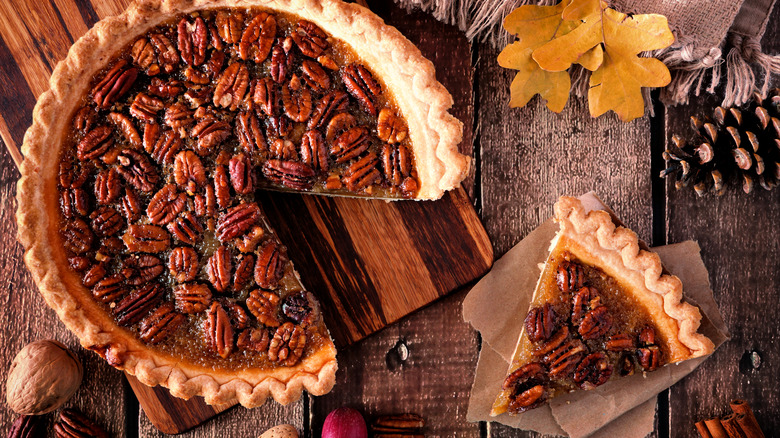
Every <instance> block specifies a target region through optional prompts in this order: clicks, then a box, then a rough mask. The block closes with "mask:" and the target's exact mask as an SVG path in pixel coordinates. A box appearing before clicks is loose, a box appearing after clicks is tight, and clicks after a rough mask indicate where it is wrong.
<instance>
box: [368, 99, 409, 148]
mask: <svg viewBox="0 0 780 438" xmlns="http://www.w3.org/2000/svg"><path fill="white" fill-rule="evenodd" d="M407 132H408V128H407V127H406V123H405V122H404V120H403V119H402V118H401V117H398V116H397V115H395V113H394V112H393V110H391V109H388V108H382V110H381V111H379V117H378V119H377V122H376V136H377V137H378V138H379V139H380V140H382V141H386V142H388V143H390V144H393V143H400V142H402V141H403V140H404V139H405V138H406V134H407Z"/></svg>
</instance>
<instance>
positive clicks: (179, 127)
mask: <svg viewBox="0 0 780 438" xmlns="http://www.w3.org/2000/svg"><path fill="white" fill-rule="evenodd" d="M451 105H452V98H451V97H450V95H449V94H448V93H447V92H446V90H445V89H444V88H443V87H442V85H441V84H439V83H438V82H437V81H436V79H435V73H434V70H433V66H432V64H431V63H430V62H429V61H427V60H425V59H424V58H423V57H422V55H421V54H420V52H419V50H417V49H416V48H415V47H414V46H413V45H412V44H411V43H410V42H409V41H408V40H406V39H405V38H404V37H403V36H402V35H401V34H400V33H399V32H398V31H397V30H395V29H394V28H391V27H389V26H386V25H384V23H383V22H382V20H381V19H379V18H378V17H376V16H375V15H373V14H372V13H371V12H370V11H368V10H366V9H364V8H362V7H360V6H358V5H354V4H347V3H343V2H341V1H337V0H322V1H317V2H312V1H308V0H291V1H285V2H277V1H270V2H268V1H260V0H248V1H247V0H241V1H239V0H220V1H218V2H213V1H206V0H138V1H137V2H136V3H133V4H132V5H130V7H129V8H128V9H127V11H125V12H124V13H122V14H121V15H119V16H117V17H112V18H107V19H105V20H103V21H101V22H99V23H98V24H96V25H95V27H94V28H93V29H92V30H90V31H89V32H88V33H87V34H86V35H85V36H84V37H83V38H81V39H80V40H79V41H77V42H76V43H75V44H74V46H73V47H72V48H71V50H70V54H69V56H68V59H66V60H65V61H64V62H62V63H60V64H59V65H58V67H57V68H56V69H55V71H54V74H53V75H52V78H51V90H50V91H49V92H47V93H44V94H43V95H42V96H41V98H40V99H39V101H38V104H37V106H36V108H35V112H34V116H33V125H32V127H31V128H30V130H29V131H28V134H27V136H26V137H25V142H24V147H23V150H24V154H25V156H26V160H25V162H24V164H23V165H22V171H21V172H22V178H21V179H20V181H19V186H18V187H19V189H18V201H19V209H18V212H17V219H18V224H19V239H20V241H21V242H22V244H23V245H24V246H25V248H26V254H25V260H26V261H27V264H28V266H29V268H30V270H31V271H32V274H33V277H34V278H35V280H36V282H37V284H38V286H39V288H40V289H41V292H42V293H43V295H44V296H45V297H46V300H47V302H48V303H49V305H50V306H52V307H53V308H54V309H55V310H56V311H57V313H58V315H59V317H60V318H61V319H62V320H63V321H64V322H65V324H66V325H67V326H68V328H69V329H70V330H72V331H73V332H74V333H75V334H76V335H77V336H78V337H79V338H80V340H81V343H82V345H84V346H86V347H87V348H90V349H92V350H94V351H96V352H97V353H98V354H100V355H101V356H103V357H104V358H106V360H107V361H108V362H109V363H110V364H111V365H113V366H115V367H117V368H120V369H123V370H126V371H127V372H129V373H131V374H134V375H136V376H137V377H138V378H139V380H140V381H142V382H144V383H146V384H148V385H158V384H159V385H163V386H166V387H168V388H170V390H171V393H172V394H174V395H176V396H179V397H183V398H189V397H192V396H195V395H201V396H203V397H205V399H206V402H208V403H216V404H227V403H235V402H240V403H241V404H243V405H244V406H247V407H254V406H258V405H260V404H262V403H263V402H264V401H265V399H266V398H268V397H269V396H271V397H273V398H274V399H276V400H277V401H279V402H281V403H289V402H291V401H293V400H295V399H297V398H298V397H299V396H300V394H301V391H302V390H303V389H305V390H308V391H309V392H310V393H312V394H315V395H321V394H324V393H327V392H328V391H330V389H331V388H332V386H333V384H334V383H335V371H336V367H337V365H336V358H335V355H336V351H335V348H334V346H333V342H332V340H331V338H330V335H329V333H328V330H327V328H326V327H325V324H324V322H323V320H322V314H321V312H320V308H319V304H318V301H317V299H316V296H315V294H314V293H312V292H309V291H307V290H306V289H305V287H304V284H303V282H302V281H301V280H300V279H299V278H298V276H297V274H296V272H295V270H294V269H293V266H292V262H291V261H290V259H289V257H288V255H287V252H286V248H285V246H284V244H283V243H282V242H280V241H279V239H278V238H277V235H276V234H275V233H274V231H273V230H272V229H271V228H270V227H269V226H268V223H267V221H266V219H265V216H264V214H263V211H262V206H261V205H259V204H258V201H257V199H256V198H255V194H256V191H257V190H263V189H272V190H286V191H297V192H305V193H312V194H329V195H339V196H355V197H371V198H385V199H396V200H401V199H437V198H440V197H441V196H442V195H443V194H444V192H445V191H447V190H450V189H452V188H453V187H455V186H456V185H457V184H458V183H459V182H460V181H461V180H462V179H463V178H464V176H465V174H466V171H467V168H468V164H469V158H468V157H465V156H463V155H461V154H460V153H458V151H457V145H458V143H459V142H460V137H461V125H460V122H458V121H457V120H456V119H454V118H453V117H452V116H451V115H450V114H449V113H448V112H447V109H448V108H449V107H450V106H451Z"/></svg>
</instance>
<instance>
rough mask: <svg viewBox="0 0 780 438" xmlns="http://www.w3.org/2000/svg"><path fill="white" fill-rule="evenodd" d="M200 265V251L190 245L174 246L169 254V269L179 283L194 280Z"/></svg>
mask: <svg viewBox="0 0 780 438" xmlns="http://www.w3.org/2000/svg"><path fill="white" fill-rule="evenodd" d="M199 267H200V266H199V265H198V253H197V252H196V251H195V250H194V249H193V248H190V247H188V246H181V247H178V248H174V249H173V251H171V254H170V256H168V270H169V271H170V272H171V276H173V279H174V280H176V282H177V283H184V282H186V281H192V280H194V279H195V277H197V276H198V268H199Z"/></svg>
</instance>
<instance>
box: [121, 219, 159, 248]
mask: <svg viewBox="0 0 780 438" xmlns="http://www.w3.org/2000/svg"><path fill="white" fill-rule="evenodd" d="M122 240H124V241H125V246H127V249H128V251H130V252H148V253H158V252H163V251H165V250H166V249H168V247H169V246H170V244H171V236H170V235H169V234H168V232H167V231H165V229H163V228H162V227H158V226H156V225H130V226H128V227H127V231H126V232H125V234H124V236H122Z"/></svg>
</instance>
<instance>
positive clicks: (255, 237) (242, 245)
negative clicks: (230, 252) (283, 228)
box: [233, 226, 265, 252]
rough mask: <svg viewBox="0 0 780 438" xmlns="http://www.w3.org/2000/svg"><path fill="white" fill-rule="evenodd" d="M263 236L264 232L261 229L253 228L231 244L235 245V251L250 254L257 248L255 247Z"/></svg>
mask: <svg viewBox="0 0 780 438" xmlns="http://www.w3.org/2000/svg"><path fill="white" fill-rule="evenodd" d="M263 236H265V231H263V228H262V227H258V226H254V227H252V229H250V230H249V231H247V232H246V233H245V234H244V235H243V236H241V237H240V238H238V239H236V240H234V241H233V242H234V244H235V245H236V249H238V250H239V251H241V252H252V251H254V250H255V248H257V245H258V244H259V243H260V241H261V240H263Z"/></svg>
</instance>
